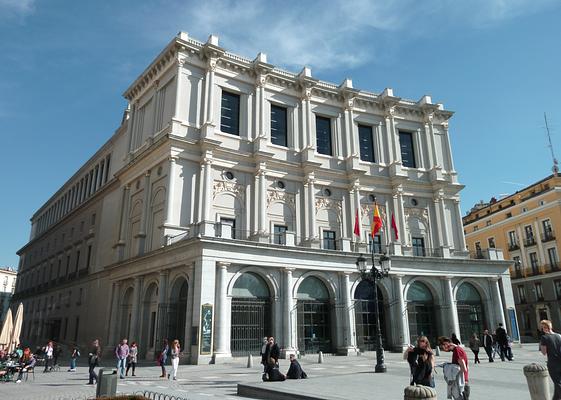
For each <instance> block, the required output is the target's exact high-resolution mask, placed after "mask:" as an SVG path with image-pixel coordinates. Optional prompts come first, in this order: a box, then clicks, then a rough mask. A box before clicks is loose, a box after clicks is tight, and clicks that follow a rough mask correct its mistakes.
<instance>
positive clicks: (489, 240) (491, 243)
mask: <svg viewBox="0 0 561 400" xmlns="http://www.w3.org/2000/svg"><path fill="white" fill-rule="evenodd" d="M487 242H488V243H489V248H490V249H494V248H495V238H489V239H487Z"/></svg>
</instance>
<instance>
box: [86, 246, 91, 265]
mask: <svg viewBox="0 0 561 400" xmlns="http://www.w3.org/2000/svg"><path fill="white" fill-rule="evenodd" d="M91 261H92V245H91V244H90V245H89V246H88V255H87V257H86V268H89V267H90V263H91Z"/></svg>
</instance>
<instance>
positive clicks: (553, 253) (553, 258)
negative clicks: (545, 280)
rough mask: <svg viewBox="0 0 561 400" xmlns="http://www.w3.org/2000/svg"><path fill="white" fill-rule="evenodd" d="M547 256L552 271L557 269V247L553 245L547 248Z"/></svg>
mask: <svg viewBox="0 0 561 400" xmlns="http://www.w3.org/2000/svg"><path fill="white" fill-rule="evenodd" d="M547 258H548V259H549V266H550V268H551V270H552V271H556V270H557V269H559V267H558V264H559V258H558V257H557V249H556V248H555V247H552V248H550V249H547Z"/></svg>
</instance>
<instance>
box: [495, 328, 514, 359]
mask: <svg viewBox="0 0 561 400" xmlns="http://www.w3.org/2000/svg"><path fill="white" fill-rule="evenodd" d="M495 332H496V334H497V343H498V345H499V352H500V356H501V361H504V360H505V358H506V359H507V360H508V361H512V358H511V357H509V354H508V336H507V334H506V329H505V328H503V324H502V323H500V322H499V327H498V328H497V330H496V331H495Z"/></svg>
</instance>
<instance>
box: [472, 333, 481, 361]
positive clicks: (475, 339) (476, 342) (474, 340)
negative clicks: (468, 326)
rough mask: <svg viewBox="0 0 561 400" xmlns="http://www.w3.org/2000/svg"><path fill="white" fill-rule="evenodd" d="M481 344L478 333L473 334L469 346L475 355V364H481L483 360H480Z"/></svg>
mask: <svg viewBox="0 0 561 400" xmlns="http://www.w3.org/2000/svg"><path fill="white" fill-rule="evenodd" d="M479 344H480V340H479V338H478V337H477V333H474V334H473V335H471V338H470V339H469V348H470V349H471V351H472V352H473V355H474V356H475V359H474V361H473V363H474V364H481V361H479Z"/></svg>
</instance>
